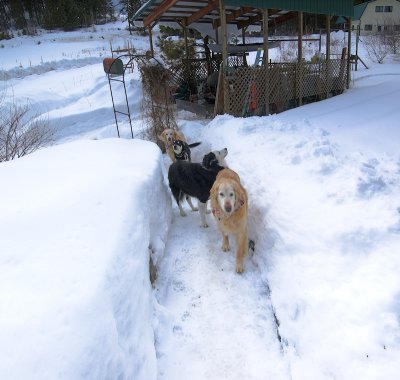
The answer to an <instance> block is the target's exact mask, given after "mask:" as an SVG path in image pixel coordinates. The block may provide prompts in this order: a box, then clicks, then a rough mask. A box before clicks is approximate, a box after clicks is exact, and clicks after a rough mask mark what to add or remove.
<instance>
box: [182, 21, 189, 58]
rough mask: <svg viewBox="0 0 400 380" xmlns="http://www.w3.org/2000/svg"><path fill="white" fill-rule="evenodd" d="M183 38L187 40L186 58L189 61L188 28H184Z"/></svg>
mask: <svg viewBox="0 0 400 380" xmlns="http://www.w3.org/2000/svg"><path fill="white" fill-rule="evenodd" d="M183 38H184V39H185V58H186V59H189V46H188V36H187V28H186V27H185V26H184V27H183Z"/></svg>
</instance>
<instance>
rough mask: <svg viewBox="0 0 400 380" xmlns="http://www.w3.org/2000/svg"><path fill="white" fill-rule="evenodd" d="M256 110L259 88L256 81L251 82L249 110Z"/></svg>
mask: <svg viewBox="0 0 400 380" xmlns="http://www.w3.org/2000/svg"><path fill="white" fill-rule="evenodd" d="M256 108H257V87H256V84H255V83H254V81H251V84H250V104H249V110H250V111H254V110H255V109H256Z"/></svg>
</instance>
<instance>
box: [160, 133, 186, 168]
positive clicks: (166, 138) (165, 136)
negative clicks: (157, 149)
mask: <svg viewBox="0 0 400 380" xmlns="http://www.w3.org/2000/svg"><path fill="white" fill-rule="evenodd" d="M157 137H158V138H159V139H160V140H161V141H162V142H163V143H164V145H165V150H166V152H167V153H168V156H169V158H170V159H171V160H172V162H175V161H176V158H175V153H174V149H173V144H174V140H181V141H186V138H185V136H184V134H183V133H182V132H179V131H175V129H172V128H167V129H164V131H163V132H162V133H161V134H160V135H158V136H157Z"/></svg>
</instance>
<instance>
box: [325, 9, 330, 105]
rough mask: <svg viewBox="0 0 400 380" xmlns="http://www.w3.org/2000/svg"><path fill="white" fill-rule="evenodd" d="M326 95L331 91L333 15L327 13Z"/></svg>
mask: <svg viewBox="0 0 400 380" xmlns="http://www.w3.org/2000/svg"><path fill="white" fill-rule="evenodd" d="M325 83H326V97H327V98H328V96H329V93H330V91H331V83H332V82H331V16H329V15H326V82H325Z"/></svg>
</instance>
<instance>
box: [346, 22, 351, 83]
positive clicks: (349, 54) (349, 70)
mask: <svg viewBox="0 0 400 380" xmlns="http://www.w3.org/2000/svg"><path fill="white" fill-rule="evenodd" d="M348 20H349V31H348V39H347V85H346V88H347V89H349V88H350V79H351V78H350V75H351V63H350V56H351V17H349V19H348Z"/></svg>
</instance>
